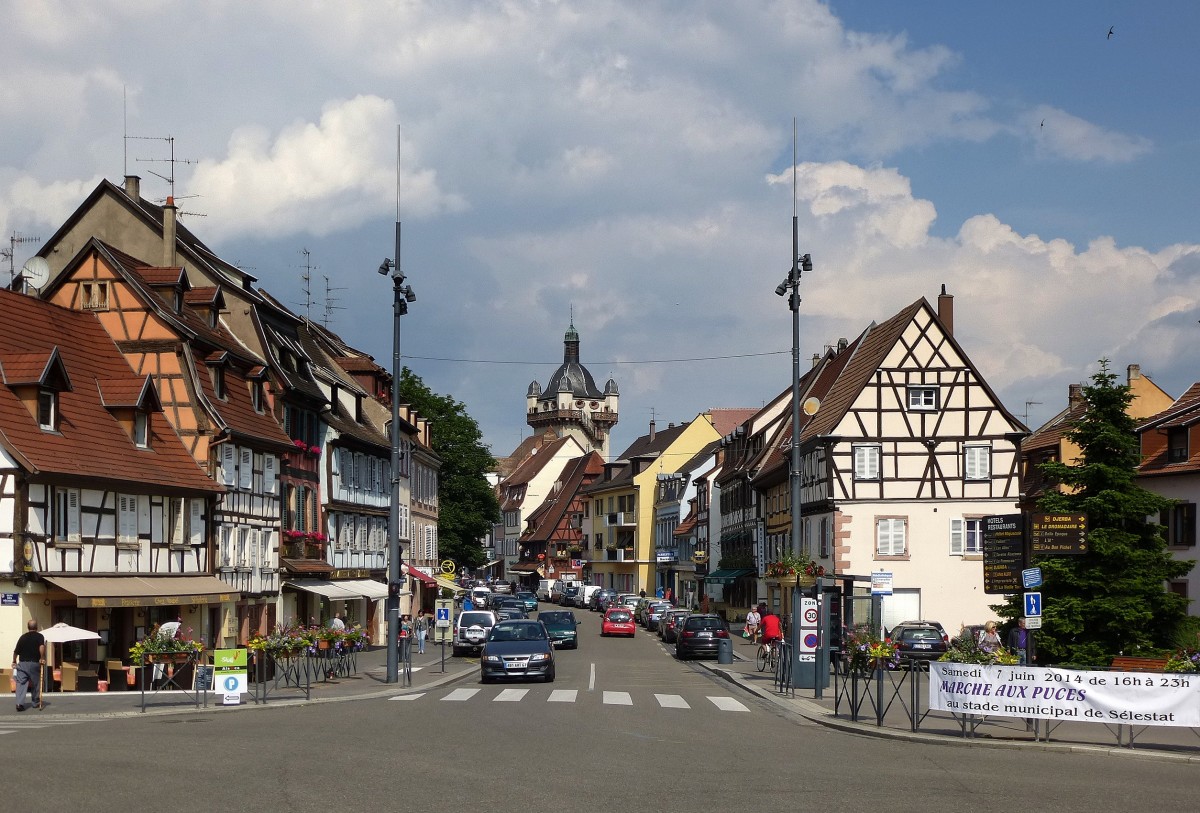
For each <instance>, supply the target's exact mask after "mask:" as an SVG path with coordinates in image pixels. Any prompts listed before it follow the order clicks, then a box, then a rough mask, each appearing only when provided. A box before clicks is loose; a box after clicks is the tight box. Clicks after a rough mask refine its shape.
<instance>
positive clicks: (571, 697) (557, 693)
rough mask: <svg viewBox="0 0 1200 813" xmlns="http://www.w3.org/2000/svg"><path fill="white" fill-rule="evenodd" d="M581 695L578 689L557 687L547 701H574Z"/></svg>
mask: <svg viewBox="0 0 1200 813" xmlns="http://www.w3.org/2000/svg"><path fill="white" fill-rule="evenodd" d="M578 696H579V690H578V689H555V690H553V691H552V692H550V699H548V700H547V701H546V702H547V703H574V702H575V698H576V697H578Z"/></svg>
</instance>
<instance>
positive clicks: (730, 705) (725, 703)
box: [708, 697, 750, 711]
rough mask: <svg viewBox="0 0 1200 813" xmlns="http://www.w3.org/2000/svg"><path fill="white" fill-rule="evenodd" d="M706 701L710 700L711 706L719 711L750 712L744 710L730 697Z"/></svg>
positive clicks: (711, 698) (746, 709)
mask: <svg viewBox="0 0 1200 813" xmlns="http://www.w3.org/2000/svg"><path fill="white" fill-rule="evenodd" d="M708 699H709V700H711V701H712V702H713V705H714V706H716V707H717V708H719V709H720V710H721V711H750V709H748V708H746V707H745V706H743V705H742V704H741V703H740V702H738V701H737V700H734V699H733V698H732V697H710V698H708Z"/></svg>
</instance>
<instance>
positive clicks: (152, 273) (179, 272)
mask: <svg viewBox="0 0 1200 813" xmlns="http://www.w3.org/2000/svg"><path fill="white" fill-rule="evenodd" d="M109 248H112V249H113V251H115V252H120V254H121V255H122V256H121V258H120V259H125V258H128V259H130V260H133V261H134V262H135V264H136V265H137V268H138V275H139V276H140V277H141V278H142V279H143V280H145V281H146V283H147V284H149V285H151V286H152V287H155V288H159V287H162V286H165V285H178V284H179V283H181V282H182V283H184V286H185V287H186V286H187V275H186V274H184V272H183V268H182V267H178V266H175V267H171V268H155V267H152V266H148V265H146V264H144V263H142V262H141V261H139V260H138V259H137V258H136V257H133V256H131V255H129V254H125V253H124V252H123V251H120V249H116V248H113V247H112V246H109Z"/></svg>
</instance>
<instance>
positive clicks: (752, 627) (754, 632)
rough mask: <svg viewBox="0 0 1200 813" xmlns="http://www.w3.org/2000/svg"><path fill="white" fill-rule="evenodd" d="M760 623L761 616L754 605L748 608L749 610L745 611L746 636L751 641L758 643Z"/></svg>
mask: <svg viewBox="0 0 1200 813" xmlns="http://www.w3.org/2000/svg"><path fill="white" fill-rule="evenodd" d="M761 623H762V616H761V615H760V614H759V612H758V610H757V609H755V608H754V607H751V608H750V612H748V613H746V636H745V637H747V638H749V639H750V641H751V643H755V644H757V643H758V625H759V624H761Z"/></svg>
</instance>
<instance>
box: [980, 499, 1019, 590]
mask: <svg viewBox="0 0 1200 813" xmlns="http://www.w3.org/2000/svg"><path fill="white" fill-rule="evenodd" d="M1024 530H1025V522H1024V518H1023V517H1022V516H1021V515H1020V514H1000V515H996V516H990V517H984V518H983V592H985V593H1019V592H1021V565H1022V564H1023V560H1024V558H1025V557H1024V548H1025V542H1024V539H1025V537H1024Z"/></svg>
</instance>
